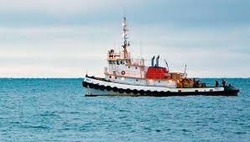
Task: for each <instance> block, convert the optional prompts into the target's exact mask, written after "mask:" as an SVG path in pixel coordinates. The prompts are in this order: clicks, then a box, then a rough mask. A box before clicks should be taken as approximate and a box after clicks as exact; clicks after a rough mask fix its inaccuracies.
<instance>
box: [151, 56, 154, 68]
mask: <svg viewBox="0 0 250 142" xmlns="http://www.w3.org/2000/svg"><path fill="white" fill-rule="evenodd" d="M154 60H155V56H154V57H153V58H152V59H151V66H152V67H153V66H154Z"/></svg>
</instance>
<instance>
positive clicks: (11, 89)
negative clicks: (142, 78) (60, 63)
mask: <svg viewBox="0 0 250 142" xmlns="http://www.w3.org/2000/svg"><path fill="white" fill-rule="evenodd" d="M202 80H204V81H206V82H210V83H213V82H214V79H202ZM81 81H82V79H0V141H1V142H4V141H15V142H16V141H25V142H26V141H84V142H107V141H114V142H126V141H132V142H134V141H135V142H142V141H149V142H165V141H171V142H172V141H173V142H175V141H192V142H193V141H194V142H196V141H197V142H200V141H202V142H203V141H204V142H219V141H223V142H224V141H225V142H249V141H250V79H227V82H230V83H232V84H233V85H235V86H236V87H238V88H239V89H240V93H239V96H237V97H221V96H216V97H213V96H189V97H84V90H83V88H82V86H81Z"/></svg>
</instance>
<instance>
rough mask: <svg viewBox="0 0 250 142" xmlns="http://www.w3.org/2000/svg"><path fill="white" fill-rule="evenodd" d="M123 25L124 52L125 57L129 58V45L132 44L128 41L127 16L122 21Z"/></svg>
mask: <svg viewBox="0 0 250 142" xmlns="http://www.w3.org/2000/svg"><path fill="white" fill-rule="evenodd" d="M122 27H123V34H122V35H123V40H124V41H123V45H122V47H123V52H124V58H125V59H127V58H128V50H127V47H129V46H130V43H129V42H128V31H129V30H128V22H127V18H126V17H124V18H123V23H122Z"/></svg>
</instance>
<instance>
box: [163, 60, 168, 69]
mask: <svg viewBox="0 0 250 142" xmlns="http://www.w3.org/2000/svg"><path fill="white" fill-rule="evenodd" d="M164 62H165V63H166V66H167V68H168V71H169V67H168V62H167V60H166V59H164Z"/></svg>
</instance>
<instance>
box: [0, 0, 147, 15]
mask: <svg viewBox="0 0 250 142" xmlns="http://www.w3.org/2000/svg"><path fill="white" fill-rule="evenodd" d="M142 3H143V0H137V1H133V0H126V1H123V0H0V11H7V12H9V11H33V12H44V13H48V14H55V15H65V14H76V13H90V12H95V11H102V10H109V9H117V10H121V9H122V8H124V7H126V6H129V5H132V6H133V5H137V4H142ZM123 6H124V7H123ZM119 12H120V11H119Z"/></svg>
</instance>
